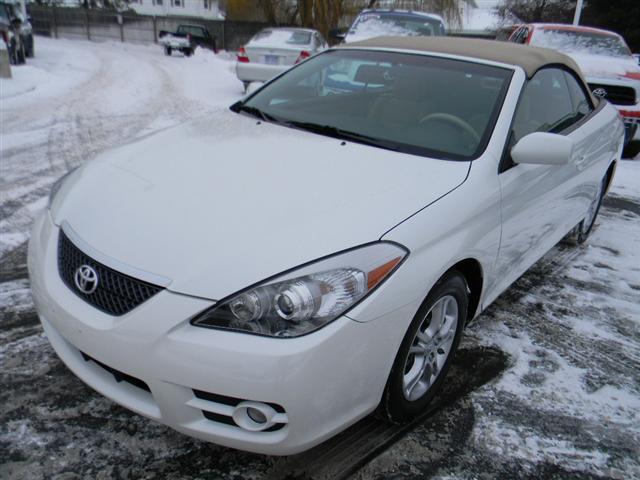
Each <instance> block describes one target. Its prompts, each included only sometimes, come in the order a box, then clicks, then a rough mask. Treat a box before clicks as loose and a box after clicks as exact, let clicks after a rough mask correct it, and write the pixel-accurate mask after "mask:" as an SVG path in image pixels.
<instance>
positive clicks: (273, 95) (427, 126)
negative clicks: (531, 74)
mask: <svg viewBox="0 0 640 480" xmlns="http://www.w3.org/2000/svg"><path fill="white" fill-rule="evenodd" d="M512 73H513V71H512V70H509V69H505V68H499V67H494V66H489V65H483V64H478V63H474V62H468V61H461V60H453V59H445V58H437V57H431V56H427V55H418V54H406V53H399V52H398V53H396V52H378V51H365V50H355V49H354V50H350V49H342V48H341V49H337V50H330V51H328V52H326V53H324V54H321V55H318V56H316V57H313V58H311V59H309V60H307V61H305V62H303V63H302V64H300V65H299V66H298V67H296V68H293V69H292V70H290V71H289V72H287V73H286V74H284V75H283V76H281V77H280V78H278V79H277V80H275V81H274V82H272V83H270V84H268V85H266V86H265V87H264V88H262V89H261V90H259V91H258V92H256V93H255V94H254V95H253V96H252V97H250V98H249V99H248V100H247V101H246V102H245V103H238V104H236V105H234V106H233V108H232V109H233V110H234V111H240V110H244V111H245V112H246V113H247V114H251V115H255V116H258V117H260V118H262V119H264V120H267V121H273V122H277V123H281V124H284V125H287V126H290V127H294V128H301V129H305V130H309V131H312V132H314V133H319V134H321V135H328V136H332V137H336V138H342V139H348V140H353V141H356V142H360V143H365V144H368V145H373V146H376V147H380V148H386V149H390V150H395V151H399V152H405V153H410V154H415V155H422V156H427V157H434V158H441V159H450V160H469V159H473V158H476V157H477V156H479V155H480V154H481V153H482V151H483V150H484V148H485V146H486V143H487V142H488V138H489V136H490V135H491V132H492V130H493V126H494V124H495V121H496V118H497V115H498V113H499V110H500V108H501V105H502V100H503V99H504V95H505V92H506V89H507V86H508V84H509V80H510V78H511V74H512Z"/></svg>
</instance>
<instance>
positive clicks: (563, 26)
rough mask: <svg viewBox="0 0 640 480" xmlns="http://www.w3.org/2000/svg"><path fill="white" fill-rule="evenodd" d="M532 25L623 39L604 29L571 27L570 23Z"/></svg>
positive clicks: (581, 26)
mask: <svg viewBox="0 0 640 480" xmlns="http://www.w3.org/2000/svg"><path fill="white" fill-rule="evenodd" d="M530 25H533V26H534V28H542V29H547V28H549V29H554V30H566V31H568V32H593V33H600V34H602V35H610V36H612V37H619V38H622V37H621V35H619V34H617V33H616V32H612V31H611V30H603V29H602V28H595V27H587V26H584V25H570V24H568V23H531V24H530Z"/></svg>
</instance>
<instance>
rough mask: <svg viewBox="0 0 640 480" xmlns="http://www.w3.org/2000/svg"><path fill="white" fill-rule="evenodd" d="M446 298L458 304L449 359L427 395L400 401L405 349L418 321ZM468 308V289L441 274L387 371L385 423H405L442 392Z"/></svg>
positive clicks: (461, 281)
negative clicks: (449, 296)
mask: <svg viewBox="0 0 640 480" xmlns="http://www.w3.org/2000/svg"><path fill="white" fill-rule="evenodd" d="M446 295H451V296H453V297H454V298H455V299H456V301H457V302H458V315H459V318H458V326H457V328H456V333H455V337H454V339H453V344H452V345H451V351H450V353H449V357H448V358H447V360H446V361H445V363H444V365H443V366H442V369H441V370H440V375H439V376H438V378H437V379H436V381H435V382H434V383H433V385H431V387H430V388H429V390H428V391H427V393H426V394H425V395H424V396H423V397H422V398H419V399H418V400H415V401H409V400H407V399H406V398H405V397H404V394H403V392H402V377H403V376H404V365H405V361H406V358H407V356H408V354H409V348H410V347H411V344H412V343H413V338H414V336H415V333H416V331H417V330H418V328H419V327H420V325H421V324H422V321H423V319H424V317H425V315H426V314H427V312H428V311H429V309H430V308H431V307H432V306H433V305H434V304H435V303H436V302H437V301H438V300H439V299H440V298H442V297H444V296H446ZM468 307H469V294H468V287H467V283H466V281H465V279H464V277H463V276H462V275H461V274H460V273H458V272H455V271H452V272H449V273H447V274H445V275H444V276H443V277H442V278H441V279H440V280H439V281H438V283H437V284H436V285H435V286H434V287H433V288H432V289H431V292H429V295H427V297H426V298H425V300H424V301H423V302H422V305H420V308H419V309H418V311H417V313H416V314H415V316H414V317H413V320H412V321H411V325H410V326H409V328H408V330H407V332H406V333H405V336H404V338H403V340H402V343H401V344H400V348H399V349H398V353H397V354H396V358H395V360H394V363H393V367H392V368H391V373H390V374H389V379H388V381H387V385H386V387H385V392H384V395H383V399H382V401H383V410H384V413H385V415H386V416H387V418H388V419H390V420H392V421H396V422H401V421H406V420H408V419H410V418H412V417H414V416H416V415H418V414H419V413H421V412H423V411H424V410H425V408H426V406H427V405H428V404H429V403H430V402H431V400H432V399H433V397H434V396H435V395H436V394H437V393H438V391H439V390H440V389H441V388H442V384H443V382H444V380H445V378H446V376H447V372H448V370H449V368H450V367H451V363H452V361H453V358H454V356H455V352H456V350H457V349H458V345H459V344H460V338H461V336H462V330H463V329H464V324H465V322H466V319H467V311H468Z"/></svg>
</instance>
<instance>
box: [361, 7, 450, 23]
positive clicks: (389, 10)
mask: <svg viewBox="0 0 640 480" xmlns="http://www.w3.org/2000/svg"><path fill="white" fill-rule="evenodd" d="M363 13H391V14H394V13H397V14H400V15H407V14H409V15H419V16H421V17H426V18H430V19H432V20H439V21H440V22H442V23H444V19H443V18H442V17H441V16H440V15H437V14H435V13H427V12H421V11H419V10H400V9H397V8H367V9H364V10H362V11H361V12H360V15H362V14H363Z"/></svg>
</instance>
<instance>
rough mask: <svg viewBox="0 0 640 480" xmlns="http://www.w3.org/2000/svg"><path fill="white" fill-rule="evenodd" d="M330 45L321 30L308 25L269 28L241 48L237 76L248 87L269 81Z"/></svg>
mask: <svg viewBox="0 0 640 480" xmlns="http://www.w3.org/2000/svg"><path fill="white" fill-rule="evenodd" d="M327 47H328V45H327V42H326V41H325V39H324V38H323V37H322V35H321V34H320V32H318V31H316V30H311V29H307V28H267V29H264V30H261V31H260V32H258V33H257V34H256V35H255V36H254V37H253V38H252V39H251V40H249V42H248V43H247V44H246V45H245V46H244V47H241V48H240V50H238V58H237V63H236V75H237V76H238V79H239V80H240V81H241V82H242V83H243V84H244V88H245V90H246V89H247V87H248V86H249V84H250V83H251V82H266V81H267V80H271V79H272V78H273V77H275V76H276V75H279V74H280V73H282V72H284V71H285V70H288V69H289V68H291V67H292V66H293V65H295V64H297V63H300V62H301V61H302V60H304V59H306V58H309V57H310V56H311V55H314V54H316V53H318V52H320V51H322V50H325V49H326V48H327Z"/></svg>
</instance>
